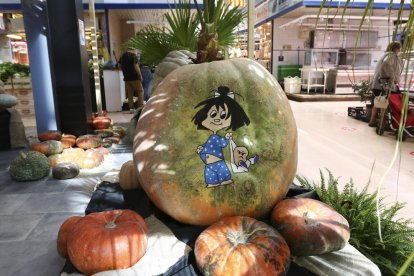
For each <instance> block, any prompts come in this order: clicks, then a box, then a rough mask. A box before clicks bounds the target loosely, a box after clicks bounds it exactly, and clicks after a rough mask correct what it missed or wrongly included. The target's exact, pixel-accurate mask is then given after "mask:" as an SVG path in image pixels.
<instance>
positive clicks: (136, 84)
mask: <svg viewBox="0 0 414 276" xmlns="http://www.w3.org/2000/svg"><path fill="white" fill-rule="evenodd" d="M135 52H136V50H135V49H134V48H128V51H127V52H125V53H124V54H123V55H122V56H121V58H120V60H119V67H120V69H121V70H122V73H123V75H124V81H125V88H126V91H127V95H128V104H129V108H130V112H131V113H133V112H135V109H134V95H135V96H138V107H142V106H144V88H143V87H142V81H143V78H142V75H141V70H140V69H139V66H138V58H137V55H136V54H135Z"/></svg>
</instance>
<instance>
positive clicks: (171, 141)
mask: <svg viewBox="0 0 414 276" xmlns="http://www.w3.org/2000/svg"><path fill="white" fill-rule="evenodd" d="M207 72H208V74H207ZM136 129H137V131H136V133H135V139H134V144H133V153H134V161H135V167H136V169H137V172H138V179H139V182H140V183H141V186H142V188H143V189H144V190H145V192H146V193H147V194H148V196H149V197H150V198H151V200H152V201H153V203H154V204H155V205H156V206H157V207H158V208H160V209H161V210H163V211H164V212H166V213H167V214H168V215H170V216H172V217H173V218H174V219H176V220H178V221H180V222H184V223H189V224H195V225H210V224H212V223H214V222H216V221H218V220H219V219H220V218H223V217H227V216H234V215H244V216H250V217H254V218H257V219H263V218H264V217H266V216H267V215H269V214H270V212H271V210H272V208H273V207H274V205H275V204H276V203H277V202H278V201H279V200H280V199H281V198H282V197H283V196H285V194H286V192H287V190H288V189H289V186H290V184H291V183H292V180H293V178H294V176H295V173H296V167H297V132H296V124H295V121H294V118H293V114H292V111H291V109H290V105H289V102H288V100H287V98H286V96H285V94H284V92H283V90H282V88H281V87H280V85H279V84H278V83H277V81H276V80H275V79H274V77H273V76H272V75H271V74H270V73H269V72H268V71H267V70H266V69H265V68H264V67H263V66H261V65H260V64H258V63H256V62H255V61H252V60H249V59H229V60H223V61H214V62H209V63H202V64H196V65H191V64H190V65H185V66H182V67H180V68H178V69H176V70H174V71H173V72H171V73H170V74H169V75H167V76H166V77H165V78H164V79H163V81H162V82H161V83H160V84H159V85H158V87H157V88H156V90H155V92H154V94H153V96H152V97H151V98H150V100H149V101H148V102H147V103H146V105H145V106H144V108H143V110H142V114H141V117H140V119H139V120H138V123H137V126H136ZM177 202H179V203H180V204H177Z"/></svg>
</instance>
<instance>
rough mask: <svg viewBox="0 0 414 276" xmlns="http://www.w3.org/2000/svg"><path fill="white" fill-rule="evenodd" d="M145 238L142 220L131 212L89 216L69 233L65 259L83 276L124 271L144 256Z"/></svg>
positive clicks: (146, 236) (144, 226) (146, 234)
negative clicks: (110, 271) (114, 270)
mask: <svg viewBox="0 0 414 276" xmlns="http://www.w3.org/2000/svg"><path fill="white" fill-rule="evenodd" d="M148 235H149V232H148V228H147V225H146V224H145V221H144V219H143V218H142V217H141V216H140V215H138V214H137V213H135V212H134V211H131V210H113V211H105V212H100V213H92V214H89V215H87V216H85V217H84V218H82V219H81V220H79V221H78V222H77V223H76V225H75V227H74V228H73V230H72V231H71V232H70V235H69V237H68V242H67V250H68V255H69V258H70V260H71V261H72V263H73V265H74V266H75V267H76V268H77V269H78V270H79V271H80V272H82V273H84V274H86V275H91V274H94V273H97V272H100V271H106V270H113V269H124V268H128V267H131V266H133V265H134V264H135V263H137V262H138V261H139V259H141V257H142V256H144V254H145V252H146V250H147V243H148Z"/></svg>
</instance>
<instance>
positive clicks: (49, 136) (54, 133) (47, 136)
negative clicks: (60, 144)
mask: <svg viewBox="0 0 414 276" xmlns="http://www.w3.org/2000/svg"><path fill="white" fill-rule="evenodd" d="M37 138H38V139H39V140H40V141H41V142H43V141H49V140H56V141H60V139H61V138H62V133H61V132H60V131H58V130H49V131H46V132H43V133H40V134H39V135H38V136H37Z"/></svg>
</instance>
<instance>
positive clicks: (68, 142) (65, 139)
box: [60, 133, 76, 149]
mask: <svg viewBox="0 0 414 276" xmlns="http://www.w3.org/2000/svg"><path fill="white" fill-rule="evenodd" d="M60 142H61V143H62V146H63V148H64V149H67V148H71V147H73V146H74V145H75V144H76V136H75V135H72V134H66V133H64V134H62V138H61V139H60Z"/></svg>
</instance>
